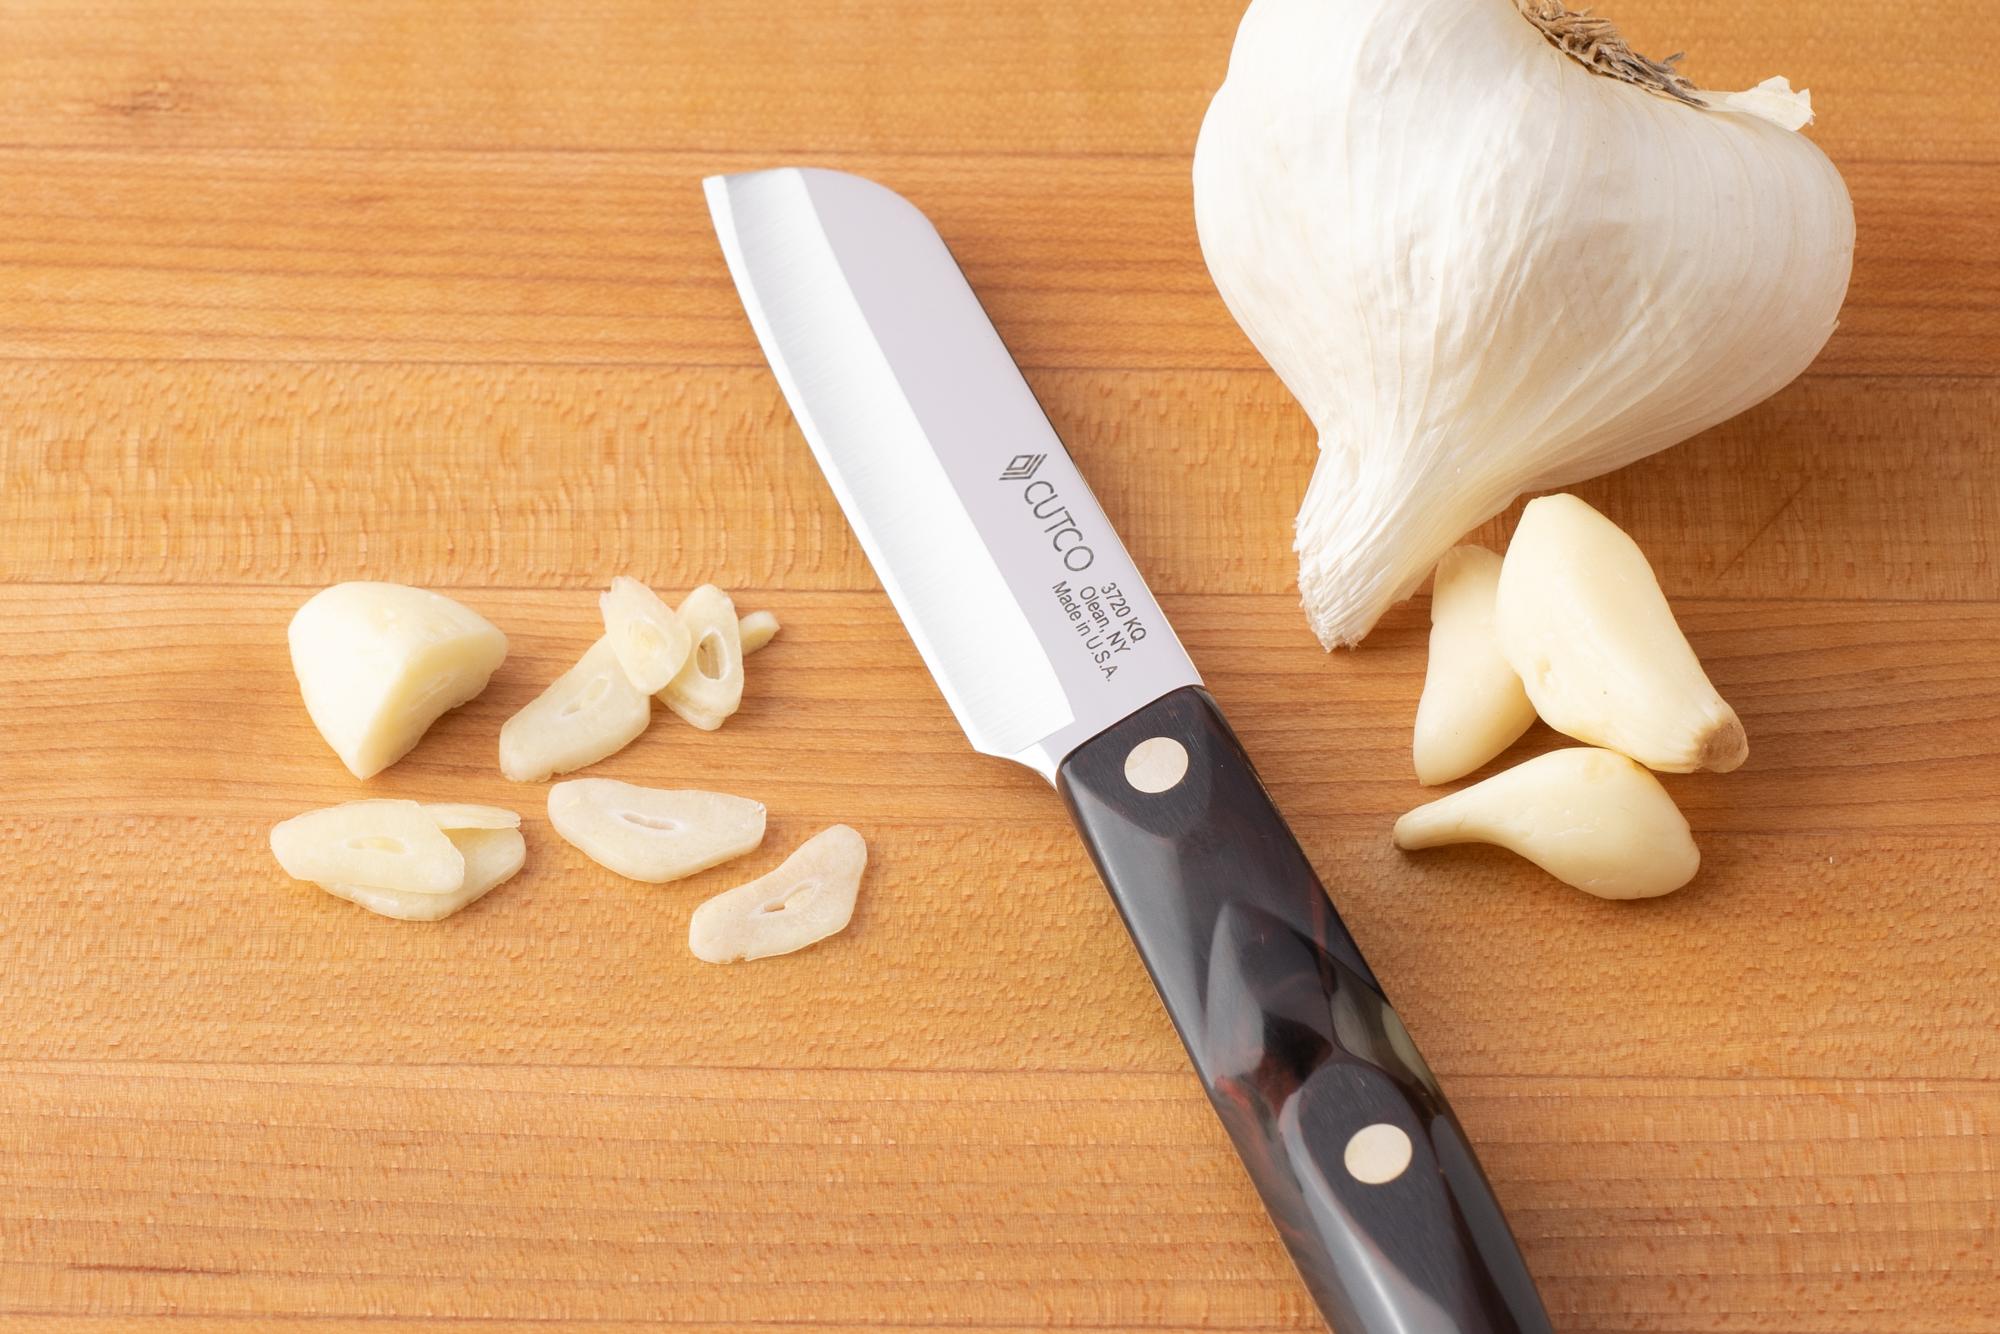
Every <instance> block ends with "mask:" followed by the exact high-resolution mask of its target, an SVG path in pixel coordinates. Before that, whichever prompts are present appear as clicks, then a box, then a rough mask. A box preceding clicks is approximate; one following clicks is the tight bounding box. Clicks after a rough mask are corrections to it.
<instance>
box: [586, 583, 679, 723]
mask: <svg viewBox="0 0 2000 1334" xmlns="http://www.w3.org/2000/svg"><path fill="white" fill-rule="evenodd" d="M597 607H598V610H599V611H601V612H602V613H603V614H604V635H605V638H607V639H609V640H610V641H611V647H612V648H613V649H614V650H615V651H616V652H617V654H618V664H619V666H621V667H623V668H624V669H625V675H626V676H627V677H629V678H630V679H631V681H632V688H633V689H634V690H637V691H639V692H640V693H642V694H647V695H652V694H657V693H658V692H660V691H661V690H664V689H666V686H667V682H669V681H671V680H673V679H674V676H675V674H676V673H678V672H679V671H680V669H681V666H682V664H684V663H686V662H687V656H688V649H689V647H690V645H691V643H692V641H691V639H690V638H689V635H688V628H687V626H686V624H684V623H683V622H682V620H681V618H680V617H678V616H676V615H675V614H674V609H673V608H672V607H669V606H668V605H667V604H666V603H664V602H662V601H661V600H660V595H659V594H657V593H655V592H654V591H653V590H652V589H650V588H648V587H646V586H645V585H644V584H642V583H640V582H639V581H638V580H637V579H628V578H626V577H625V576H624V575H622V574H621V575H619V576H618V577H617V578H616V579H613V580H612V581H611V590H610V591H609V592H607V593H601V594H599V595H598V598H597Z"/></svg>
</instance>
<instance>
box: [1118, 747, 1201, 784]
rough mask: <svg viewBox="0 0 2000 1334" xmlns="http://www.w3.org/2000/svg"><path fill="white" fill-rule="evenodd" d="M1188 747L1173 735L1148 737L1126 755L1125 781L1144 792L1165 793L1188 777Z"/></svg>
mask: <svg viewBox="0 0 2000 1334" xmlns="http://www.w3.org/2000/svg"><path fill="white" fill-rule="evenodd" d="M1187 767H1188V753H1187V747H1186V746H1183V745H1182V744H1181V743H1180V742H1178V741H1176V740H1174V739H1173V738H1172V737H1170V736H1155V737H1148V738H1146V739H1145V740H1144V741H1141V742H1140V743H1139V744H1138V745H1136V746H1134V747H1132V750H1131V752H1130V753H1129V754H1128V755H1126V756H1125V781H1126V782H1128V783H1130V784H1131V785H1132V786H1133V787H1135V788H1137V789H1138V790H1139V791H1141V792H1165V791H1166V790H1167V789H1168V788H1170V787H1172V786H1173V785H1174V784H1176V783H1178V782H1180V781H1181V779H1182V778H1184V777H1186V776H1187Z"/></svg>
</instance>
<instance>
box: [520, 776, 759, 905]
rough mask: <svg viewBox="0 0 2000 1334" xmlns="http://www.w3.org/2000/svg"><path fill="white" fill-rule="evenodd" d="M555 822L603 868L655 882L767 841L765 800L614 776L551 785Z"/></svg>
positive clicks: (691, 871)
mask: <svg viewBox="0 0 2000 1334" xmlns="http://www.w3.org/2000/svg"><path fill="white" fill-rule="evenodd" d="M549 823H551V824H553V825H554V826H555V827H556V832H557V833H558V834H561V835H562V836H563V837H564V838H565V839H567V840H568V841H569V842H571V843H572V844H574V845H576V847H578V848H579V849H581V850H582V852H583V854H584V855H585V856H586V857H588V858H590V859H591V860H592V861H594V862H596V863H597V864H598V865H599V866H603V867H605V868H607V869H609V870H612V871H616V872H617V873H618V874H619V875H622V876H624V877H626V878H627V879H629V880H643V881H645V882H646V883H648V884H655V885H657V884H664V883H665V882H667V881H669V880H679V879H680V878H681V877H683V876H689V875H693V874H694V873H695V872H696V871H705V870H707V869H708V868H709V867H711V866H716V865H719V864H721V863H722V862H726V861H729V860H730V859H731V858H735V857H741V856H742V855H743V854H744V853H746V852H749V851H751V850H752V849H754V848H755V847H756V846H757V845H758V844H759V843H761V842H763V841H764V806H763V803H761V802H755V801H751V800H749V799H747V798H744V797H732V796H729V795H728V794H727V793H723V792H696V791H681V792H668V791H663V790H661V789H659V788H650V787H637V786H635V785H633V784H631V783H620V782H617V781H616V780H614V779H610V778H573V779H570V780H569V781H568V782H564V783H557V784H556V785H555V786H554V787H552V788H550V789H549Z"/></svg>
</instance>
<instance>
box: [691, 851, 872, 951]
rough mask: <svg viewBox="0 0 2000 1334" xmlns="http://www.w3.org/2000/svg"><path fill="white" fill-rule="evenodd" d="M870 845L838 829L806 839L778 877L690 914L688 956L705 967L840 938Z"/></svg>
mask: <svg viewBox="0 0 2000 1334" xmlns="http://www.w3.org/2000/svg"><path fill="white" fill-rule="evenodd" d="M867 866H868V845H867V844H866V843H864V842H862V839H861V835H859V834H857V833H855V832H854V831H853V830H852V829H850V828H848V827H847V826H846V825H844V824H837V825H835V826H833V828H831V829H827V830H823V831H822V832H820V833H818V834H816V835H814V836H813V837H812V838H809V839H807V840H806V841H805V842H804V843H803V844H801V845H800V846H799V849H798V851H796V852H794V853H793V854H792V855H791V856H789V857H787V858H786V859H785V860H784V863H783V864H782V865H780V866H779V867H778V869H777V870H775V871H772V872H771V873H770V874H768V875H765V876H761V877H759V878H758V879H756V880H752V881H751V882H750V883H749V884H747V885H738V886H737V887H736V888H735V889H732V890H729V891H728V892H726V893H723V894H718V895H716V896H715V897H714V898H712V899H710V900H709V901H708V902H706V903H704V904H702V905H701V906H700V907H699V908H696V909H695V910H694V916H693V918H692V919H690V920H689V922H688V948H689V949H690V950H692V951H694V955H695V957H696V958H698V959H702V960H705V961H706V962H708V963H734V962H736V961H737V960H739V959H763V958H768V957H769V956H771V955H773V954H790V953H791V952H792V951H793V950H800V949H804V948H805V947H806V946H808V945H811V944H813V943H815V942H817V941H821V940H825V939H826V938H827V937H828V936H830V935H833V934H834V933H835V932H837V931H840V930H841V929H842V928H843V927H845V926H846V925H847V923H848V922H849V921H850V920H851V919H852V918H853V916H854V899H855V895H856V893H857V892H858V891H859V890H860V888H861V873H862V871H864V870H865V869H867Z"/></svg>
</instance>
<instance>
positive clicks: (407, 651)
mask: <svg viewBox="0 0 2000 1334" xmlns="http://www.w3.org/2000/svg"><path fill="white" fill-rule="evenodd" d="M286 638H287V639H288V640H289V642H290V645H291V651H292V671H293V673H294V674H295V675H296V676H297V677H298V679H299V693H300V694H301V695H302V696H304V698H305V704H306V712H307V714H309V715H310V716H311V717H312V720H313V726H314V727H317V728H318V729H319V734H320V735H321V736H323V737H325V738H326V743H327V744H328V745H329V746H332V747H333V752H334V754H336V755H338V756H339V757H340V762H341V763H342V764H344V765H346V766H347V769H348V772H349V773H352V774H353V775H354V776H355V777H356V778H371V777H373V776H374V775H376V774H378V773H380V772H382V770H384V769H386V768H388V767H389V766H390V765H392V764H394V763H395V762H396V761H397V760H399V759H401V758H403V756H404V755H406V754H408V753H409V751H410V748H411V747H413V746H415V745H416V744H417V742H418V741H420V740H421V739H422V738H423V735H424V733H425V731H427V730H428V729H429V728H430V725H431V724H432V723H434V722H436V721H437V720H438V718H439V716H440V715H442V714H443V713H444V712H445V711H446V710H447V709H455V708H457V707H458V706H459V705H461V704H464V703H465V702H466V701H468V700H470V699H471V698H472V697H473V696H475V695H477V694H478V693H479V692H480V691H482V690H484V689H485V688H486V683H487V681H488V680H490V679H491V678H492V676H493V672H494V669H495V668H497V667H499V665H500V663H501V661H502V660H503V659H505V658H506V656H507V636H505V635H503V634H501V633H500V632H499V631H498V630H497V629H495V628H494V627H493V625H492V623H491V622H489V621H488V620H487V619H486V618H485V617H483V616H481V615H479V614H478V613H477V612H474V611H472V610H471V609H469V608H467V607H463V606H460V605H459V604H458V603H456V602H453V601H452V600H451V599H450V598H448V597H445V596H443V595H442V594H438V593H432V592H429V591H427V590H425V589H421V588H410V587H407V586H406V585H403V584H382V583H369V582H358V583H346V584H335V585H334V586H333V587H331V588H323V589H321V590H320V591H319V592H318V593H315V594H314V595H313V596H312V597H311V598H309V599H308V600H307V601H306V604H305V605H304V606H302V607H300V608H299V609H298V611H297V612H296V613H295V614H294V615H293V616H292V622H291V626H290V627H289V629H288V630H287V631H286Z"/></svg>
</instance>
